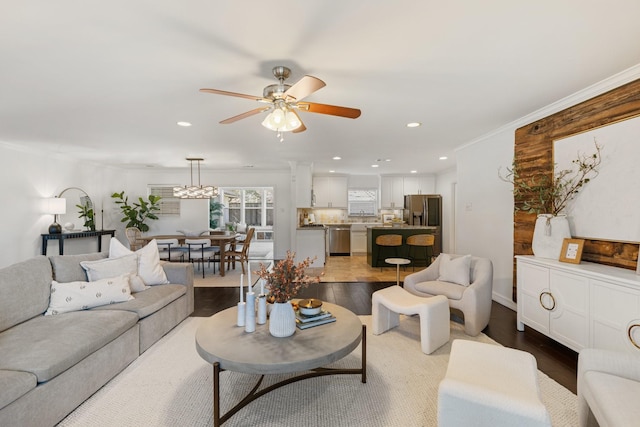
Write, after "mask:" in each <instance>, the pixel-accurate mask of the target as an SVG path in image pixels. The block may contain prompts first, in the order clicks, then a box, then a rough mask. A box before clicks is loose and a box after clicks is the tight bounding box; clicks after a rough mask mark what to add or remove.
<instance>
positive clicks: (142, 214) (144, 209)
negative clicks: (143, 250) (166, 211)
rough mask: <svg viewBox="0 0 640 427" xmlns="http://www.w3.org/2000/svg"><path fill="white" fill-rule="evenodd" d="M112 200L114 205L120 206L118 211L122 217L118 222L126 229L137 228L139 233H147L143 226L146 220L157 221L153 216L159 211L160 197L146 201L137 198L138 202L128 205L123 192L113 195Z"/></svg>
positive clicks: (145, 227) (152, 196)
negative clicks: (124, 225) (123, 223)
mask: <svg viewBox="0 0 640 427" xmlns="http://www.w3.org/2000/svg"><path fill="white" fill-rule="evenodd" d="M111 197H112V198H114V199H116V204H117V205H120V210H121V211H122V214H123V215H124V217H123V218H122V219H121V220H120V222H126V223H127V224H126V227H137V228H138V229H139V230H140V231H142V232H145V231H149V226H148V225H147V224H145V222H146V221H147V220H150V219H158V216H157V215H156V214H154V212H157V211H159V210H160V207H159V206H158V202H159V201H160V199H161V198H162V197H160V196H154V195H153V194H152V195H150V196H149V198H148V200H144V199H143V198H142V197H138V202H137V203H136V202H133V203H132V204H131V205H130V204H129V197H128V196H125V195H124V191H123V192H121V193H113V194H112V195H111Z"/></svg>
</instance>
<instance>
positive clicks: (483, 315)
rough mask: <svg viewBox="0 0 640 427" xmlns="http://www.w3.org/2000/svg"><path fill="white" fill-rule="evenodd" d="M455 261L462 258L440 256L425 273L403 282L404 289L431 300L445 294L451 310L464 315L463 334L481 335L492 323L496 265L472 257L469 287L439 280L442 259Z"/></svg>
mask: <svg viewBox="0 0 640 427" xmlns="http://www.w3.org/2000/svg"><path fill="white" fill-rule="evenodd" d="M445 255H447V256H449V257H451V259H452V260H455V259H456V258H460V257H462V255H448V254H440V255H438V258H436V260H435V261H434V262H433V263H432V264H431V265H430V266H429V267H427V268H425V269H424V270H421V271H418V272H416V273H413V274H410V275H408V276H407V277H405V279H404V288H405V289H406V290H407V291H409V292H411V293H412V294H414V295H418V296H421V297H432V296H435V295H444V296H446V297H447V299H448V300H449V307H450V308H455V309H458V310H460V311H461V312H462V314H463V315H464V332H465V333H466V334H467V335H471V336H476V335H478V334H479V333H480V332H481V331H482V330H483V329H484V328H485V327H487V325H488V324H489V318H490V317H491V301H492V299H491V296H492V292H493V264H492V262H491V260H490V259H488V258H480V257H475V256H472V257H471V263H470V271H469V281H470V284H469V285H468V286H464V285H460V284H457V283H452V282H447V281H442V280H438V278H440V276H441V274H440V264H441V263H442V259H443V256H445Z"/></svg>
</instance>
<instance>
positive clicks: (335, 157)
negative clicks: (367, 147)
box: [333, 156, 342, 160]
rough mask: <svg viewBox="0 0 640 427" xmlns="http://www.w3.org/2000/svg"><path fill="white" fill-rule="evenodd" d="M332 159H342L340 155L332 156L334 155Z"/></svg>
mask: <svg viewBox="0 0 640 427" xmlns="http://www.w3.org/2000/svg"><path fill="white" fill-rule="evenodd" d="M333 160H342V157H340V156H334V157H333Z"/></svg>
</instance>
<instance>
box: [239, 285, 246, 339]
mask: <svg viewBox="0 0 640 427" xmlns="http://www.w3.org/2000/svg"><path fill="white" fill-rule="evenodd" d="M243 282H244V274H241V275H240V302H239V303H238V326H244V325H245V321H246V314H245V311H246V304H245V302H244V286H243V284H244V283H243Z"/></svg>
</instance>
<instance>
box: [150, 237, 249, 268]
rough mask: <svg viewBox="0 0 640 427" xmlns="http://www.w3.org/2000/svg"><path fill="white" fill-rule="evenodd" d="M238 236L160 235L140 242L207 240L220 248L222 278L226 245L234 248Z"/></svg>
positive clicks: (182, 242) (180, 242) (182, 243)
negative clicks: (154, 240)
mask: <svg viewBox="0 0 640 427" xmlns="http://www.w3.org/2000/svg"><path fill="white" fill-rule="evenodd" d="M239 236H240V234H238V233H232V234H205V235H202V236H185V235H184V234H162V235H156V236H142V237H140V240H144V242H145V243H144V244H145V245H146V244H147V243H149V242H150V241H152V240H153V239H156V240H164V239H177V240H178V243H179V244H181V245H184V242H185V240H186V239H209V240H210V241H211V246H218V247H220V276H222V277H224V274H225V262H224V260H225V254H226V251H227V248H226V247H227V244H228V245H231V247H233V246H235V243H236V239H237V238H238V237H239Z"/></svg>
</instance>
